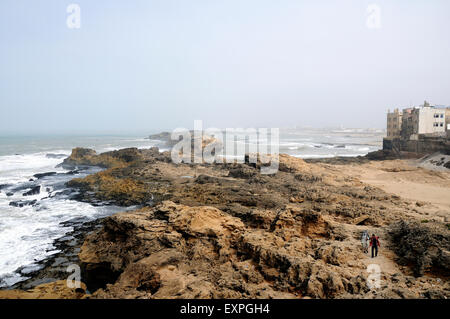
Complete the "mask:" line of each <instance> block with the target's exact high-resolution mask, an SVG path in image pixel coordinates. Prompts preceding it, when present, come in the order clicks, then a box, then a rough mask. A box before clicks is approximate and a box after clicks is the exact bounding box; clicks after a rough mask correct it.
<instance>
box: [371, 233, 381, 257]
mask: <svg viewBox="0 0 450 319" xmlns="http://www.w3.org/2000/svg"><path fill="white" fill-rule="evenodd" d="M370 247H372V258H373V257H377V256H378V247H380V241H379V240H378V236H375V234H372V237H370Z"/></svg>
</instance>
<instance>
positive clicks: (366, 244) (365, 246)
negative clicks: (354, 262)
mask: <svg viewBox="0 0 450 319" xmlns="http://www.w3.org/2000/svg"><path fill="white" fill-rule="evenodd" d="M369 239H370V236H369V232H368V231H367V230H365V231H363V233H362V236H361V244H362V249H363V252H364V253H365V254H367V253H368V252H369Z"/></svg>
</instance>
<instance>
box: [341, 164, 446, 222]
mask: <svg viewBox="0 0 450 319" xmlns="http://www.w3.org/2000/svg"><path fill="white" fill-rule="evenodd" d="M341 169H342V172H343V173H345V174H348V175H350V176H353V177H355V178H358V179H359V180H361V181H362V182H363V183H367V184H369V185H372V186H375V187H379V188H381V189H382V190H384V191H385V192H387V193H391V194H395V195H398V196H400V197H401V198H404V199H408V200H411V201H413V202H415V203H416V206H417V207H422V210H421V212H422V213H421V214H425V215H426V216H427V218H428V219H436V220H440V221H444V222H448V221H449V219H450V196H449V195H450V170H448V169H444V170H442V169H440V168H436V167H433V166H430V165H424V164H423V163H422V162H421V161H420V160H387V161H371V162H369V163H366V164H349V165H342V166H341Z"/></svg>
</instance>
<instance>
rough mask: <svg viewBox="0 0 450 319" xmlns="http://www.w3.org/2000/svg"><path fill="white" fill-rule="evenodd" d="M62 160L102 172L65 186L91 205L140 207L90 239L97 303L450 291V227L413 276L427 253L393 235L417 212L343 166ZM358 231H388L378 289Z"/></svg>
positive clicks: (156, 156) (88, 155)
mask: <svg viewBox="0 0 450 319" xmlns="http://www.w3.org/2000/svg"><path fill="white" fill-rule="evenodd" d="M65 162H66V164H67V163H70V164H71V165H75V166H77V165H97V166H102V167H105V168H107V169H106V170H104V171H102V172H100V173H97V174H93V175H91V176H88V177H86V178H84V179H74V180H72V181H71V182H70V185H71V186H74V187H78V188H79V189H80V191H81V193H82V196H83V197H84V199H85V200H87V201H89V200H91V199H92V198H96V199H101V200H103V201H109V202H112V203H118V204H122V205H140V206H141V208H139V209H137V210H135V211H131V212H126V213H119V214H116V215H113V216H111V217H109V218H107V219H105V221H104V226H103V228H102V229H101V230H99V231H97V232H95V233H93V234H91V235H90V236H89V237H88V238H87V240H86V241H85V242H84V244H83V246H82V248H81V253H80V260H81V261H82V266H83V274H84V277H83V279H84V281H85V282H86V284H87V286H88V290H89V291H91V292H93V294H92V295H90V298H299V297H312V298H444V297H449V296H450V294H449V281H448V264H447V265H446V263H447V261H448V259H446V258H444V257H445V256H446V255H445V254H446V253H447V252H448V251H449V247H448V246H449V244H448V243H449V241H448V228H447V227H448V226H446V225H444V224H440V223H437V222H436V223H435V224H433V225H434V228H433V227H428V228H427V229H426V230H424V232H425V233H427V232H428V233H430V232H431V235H430V236H431V237H430V238H434V240H435V241H434V242H433V245H434V246H433V247H435V246H436V245H437V246H440V247H441V249H440V250H439V252H440V253H439V254H440V255H439V256H441V257H439V256H438V257H436V256H435V255H436V254H431V255H426V256H431V257H430V258H431V259H426V258H425V259H424V260H425V261H426V260H431V264H430V262H428V264H426V263H425V266H424V267H423V271H422V272H419V273H417V271H416V267H415V266H414V265H415V264H418V263H419V264H420V263H422V261H421V260H420V257H415V255H414V254H408V253H406V251H405V249H403V250H402V249H401V247H399V245H404V243H402V244H400V241H399V240H398V238H397V237H395V236H397V235H396V234H398V233H399V232H398V231H397V229H398V227H399V226H398V225H399V223H400V222H401V221H407V222H412V223H415V222H418V221H417V220H415V219H416V218H417V217H415V213H417V212H418V211H420V209H421V208H420V207H417V206H416V205H415V203H411V202H409V201H405V200H403V199H401V198H399V197H398V196H395V195H391V194H388V193H385V192H384V191H382V190H380V189H378V188H375V187H371V186H369V185H367V184H364V183H362V182H361V181H359V180H358V179H355V178H352V177H350V176H348V175H345V174H342V173H341V172H340V170H339V168H338V167H337V166H334V165H329V164H326V163H318V164H313V163H306V162H304V161H303V160H301V159H297V158H293V157H290V156H287V155H281V156H280V169H279V172H278V173H277V174H275V175H262V174H260V171H259V166H258V165H254V164H249V163H244V164H214V165H204V164H198V165H189V164H178V165H175V164H173V163H171V161H170V156H169V154H168V153H159V151H158V150H157V149H150V150H137V149H125V150H120V151H116V152H108V153H104V154H99V155H97V154H94V153H92V152H90V151H87V150H84V151H83V150H81V151H80V150H77V151H75V152H74V153H73V154H72V156H71V157H70V158H69V159H68V160H66V161H65ZM430 225H431V224H430ZM408 229H409V228H406V230H405V228H402V231H403V232H406V233H405V234H406V235H405V234H404V235H402V238H404V239H405V243H408V242H411V240H413V239H412V238H411V236H413V235H411V236H410V237H408V236H409V235H410V233H411V232H409V231H408ZM362 230H369V232H375V233H377V234H378V235H381V236H382V238H383V243H384V246H383V253H385V254H386V258H387V259H388V262H389V263H390V264H389V267H388V268H389V269H388V270H389V271H383V270H384V269H382V274H381V279H382V282H383V284H382V287H380V288H379V289H377V290H370V289H369V288H368V287H367V283H366V278H367V275H368V273H367V271H366V269H367V268H366V267H367V260H368V258H367V256H366V255H364V254H363V253H362V252H361V249H360V241H359V238H360V234H361V231H362ZM433 234H434V235H433ZM394 237H395V240H394V239H393V238H394ZM424 238H428V237H426V236H425V235H424ZM394 252H396V253H397V255H395V254H394ZM444 255H445V256H444ZM442 256H444V257H442ZM369 261H370V259H369ZM397 262H398V263H397ZM383 267H384V265H383ZM436 269H439V272H436V271H435V270H436ZM414 275H416V276H420V277H419V278H416V277H414Z"/></svg>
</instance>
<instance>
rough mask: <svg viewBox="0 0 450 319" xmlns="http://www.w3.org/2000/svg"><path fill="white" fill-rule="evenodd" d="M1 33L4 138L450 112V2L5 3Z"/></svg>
mask: <svg viewBox="0 0 450 319" xmlns="http://www.w3.org/2000/svg"><path fill="white" fill-rule="evenodd" d="M72 2H74V3H77V4H79V6H80V8H81V28H80V29H69V28H68V27H67V25H66V19H67V17H68V16H69V14H68V13H67V12H66V8H67V6H68V5H69V4H70V3H72ZM372 3H374V4H376V5H378V6H379V8H380V9H381V15H380V22H381V24H380V25H381V28H378V29H373V28H368V27H367V24H366V21H367V19H368V13H367V11H366V10H367V7H368V5H369V4H372ZM0 39H1V48H0V49H1V50H0V112H1V113H0V114H1V116H0V133H13V134H14V133H17V134H19V133H27V132H33V133H51V132H57V133H61V132H75V133H89V132H118V133H121V132H123V133H125V132H130V131H142V132H145V131H150V130H152V131H154V130H159V129H170V128H175V127H192V126H193V121H194V120H195V119H200V120H203V121H204V126H205V127H211V126H215V127H255V126H259V127H287V126H295V125H299V126H318V127H320V126H331V125H334V126H339V125H343V126H346V127H378V128H382V127H384V126H385V112H386V110H387V109H388V108H393V107H394V106H408V105H410V104H413V105H417V104H420V103H423V100H424V99H427V100H429V101H430V102H431V103H435V104H444V105H450V1H448V0H442V1H439V0H431V1H430V0H428V1H425V0H423V1H414V0H403V1H402V0H395V1H394V0H392V1H376V0H375V1H364V0H354V1H342V0H339V1H323V0H321V1H312V0H311V1H301V0H278V1H275V0H176V1H175V0H158V1H156V0H154V1H152V0H142V1H137V0H120V1H119V0H103V1H100V0H97V1H92V0H78V1H77V0H70V1H63V0H26V1H24V0H1V1H0Z"/></svg>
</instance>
